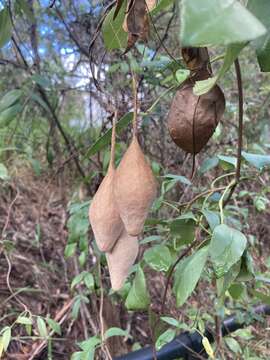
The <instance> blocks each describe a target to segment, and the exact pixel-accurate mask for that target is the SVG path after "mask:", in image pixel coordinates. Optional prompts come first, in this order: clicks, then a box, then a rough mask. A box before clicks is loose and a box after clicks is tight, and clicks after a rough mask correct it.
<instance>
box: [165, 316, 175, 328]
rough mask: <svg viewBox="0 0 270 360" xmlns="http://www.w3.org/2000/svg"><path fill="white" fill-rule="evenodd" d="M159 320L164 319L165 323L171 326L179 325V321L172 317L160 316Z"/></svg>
mask: <svg viewBox="0 0 270 360" xmlns="http://www.w3.org/2000/svg"><path fill="white" fill-rule="evenodd" d="M161 320H162V321H164V322H165V323H167V324H169V325H171V326H174V327H178V326H179V321H178V320H176V319H174V318H172V317H169V316H162V317H161Z"/></svg>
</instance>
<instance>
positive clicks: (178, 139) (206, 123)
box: [167, 80, 225, 154]
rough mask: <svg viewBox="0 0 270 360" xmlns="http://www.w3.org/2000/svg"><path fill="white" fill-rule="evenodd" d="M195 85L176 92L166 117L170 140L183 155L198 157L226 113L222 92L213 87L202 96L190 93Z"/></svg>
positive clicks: (191, 84) (217, 87)
mask: <svg viewBox="0 0 270 360" xmlns="http://www.w3.org/2000/svg"><path fill="white" fill-rule="evenodd" d="M193 86H194V81H192V80H188V81H187V82H186V83H185V85H184V86H183V87H182V88H181V89H179V90H178V91H177V92H176V94H175V96H174V98H173V101H172V104H171V108H170V111H169V114H168V120H167V121H168V129H169V132H170V135H171V138H172V140H173V141H174V142H175V143H176V145H178V146H179V147H180V148H181V149H183V150H184V151H186V152H188V153H191V154H197V153H199V152H200V151H201V149H202V148H203V147H204V146H205V145H206V144H207V142H208V140H209V139H210V138H211V136H212V135H213V133H214V131H215V129H216V127H217V125H218V123H219V121H220V119H221V118H222V116H223V114H224V110H225V98H224V94H223V92H222V90H221V89H220V87H219V86H218V85H215V86H214V87H213V88H212V89H211V90H210V91H209V92H207V93H206V94H203V95H201V96H196V95H195V94H194V93H193Z"/></svg>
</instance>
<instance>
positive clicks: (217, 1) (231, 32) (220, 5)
mask: <svg viewBox="0 0 270 360" xmlns="http://www.w3.org/2000/svg"><path fill="white" fill-rule="evenodd" d="M240 23H241V26H239V24H240ZM265 33H266V28H265V27H264V25H263V24H262V23H261V22H260V21H259V20H258V19H257V18H256V17H255V16H254V15H252V13H250V12H249V11H248V10H247V9H246V8H245V7H244V6H243V5H241V3H240V2H239V1H236V0H204V1H203V2H202V1H201V0H183V1H182V6H181V33H180V37H181V45H182V46H186V47H188V46H208V45H209V44H211V45H229V44H233V43H239V42H246V41H249V40H253V39H256V38H258V37H259V36H262V35H264V34H265Z"/></svg>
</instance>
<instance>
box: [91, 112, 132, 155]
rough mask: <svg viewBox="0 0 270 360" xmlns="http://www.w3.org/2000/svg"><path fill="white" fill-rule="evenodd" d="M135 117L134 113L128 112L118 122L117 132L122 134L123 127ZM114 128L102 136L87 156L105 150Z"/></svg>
mask: <svg viewBox="0 0 270 360" xmlns="http://www.w3.org/2000/svg"><path fill="white" fill-rule="evenodd" d="M132 118H133V113H127V114H125V115H124V116H123V117H121V119H120V120H119V121H118V122H117V124H116V128H115V130H116V133H117V134H120V133H121V131H122V130H123V129H125V128H126V127H127V126H128V124H129V123H130V122H131V120H132ZM111 136H112V129H109V130H108V131H106V133H105V134H104V135H103V136H101V137H100V138H99V139H98V140H97V141H96V142H95V143H94V145H92V146H91V147H90V149H89V150H88V151H87V153H86V155H85V157H91V156H93V155H95V154H96V153H97V152H99V151H101V150H103V149H104V148H105V147H106V146H107V145H109V144H110V142H111Z"/></svg>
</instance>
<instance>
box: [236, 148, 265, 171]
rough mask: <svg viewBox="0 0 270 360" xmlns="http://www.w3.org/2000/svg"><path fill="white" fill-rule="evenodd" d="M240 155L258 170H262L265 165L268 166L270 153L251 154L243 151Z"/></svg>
mask: <svg viewBox="0 0 270 360" xmlns="http://www.w3.org/2000/svg"><path fill="white" fill-rule="evenodd" d="M242 157H243V158H244V159H245V160H246V161H247V162H248V163H249V164H251V165H253V166H255V167H256V168H257V169H259V170H262V169H263V168H264V167H265V166H270V155H261V154H251V153H247V152H245V151H243V152H242Z"/></svg>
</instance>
